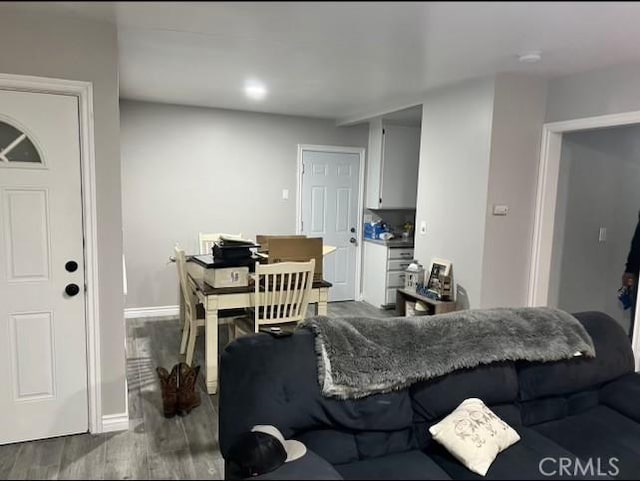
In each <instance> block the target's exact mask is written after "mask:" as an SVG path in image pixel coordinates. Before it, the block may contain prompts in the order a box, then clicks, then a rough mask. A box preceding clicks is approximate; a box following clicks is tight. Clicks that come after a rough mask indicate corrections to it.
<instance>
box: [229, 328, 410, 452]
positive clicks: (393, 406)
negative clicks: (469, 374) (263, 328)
mask: <svg viewBox="0 0 640 481" xmlns="http://www.w3.org/2000/svg"><path fill="white" fill-rule="evenodd" d="M313 346H314V338H313V334H312V333H311V332H310V331H307V330H300V331H296V332H295V333H294V335H293V336H290V337H284V338H274V337H272V336H270V335H268V334H258V335H255V336H246V337H241V338H239V339H238V340H236V341H234V342H233V343H231V344H230V345H229V346H228V347H227V349H225V351H224V352H223V353H222V359H221V365H220V448H221V451H222V454H223V455H226V453H227V450H228V449H229V447H230V446H231V445H233V443H234V442H235V440H236V439H237V436H239V435H240V434H241V433H243V432H246V431H248V430H250V429H251V428H252V427H253V426H254V425H256V424H270V425H273V426H276V427H277V428H278V429H279V430H280V431H281V432H282V434H283V435H284V436H285V437H286V438H289V437H293V436H295V435H297V434H298V433H302V432H305V431H309V430H314V429H323V428H331V429H336V430H343V431H354V432H359V431H387V432H391V431H398V430H404V429H408V428H410V427H411V426H412V422H413V410H412V406H411V400H410V398H409V394H408V391H406V390H404V391H399V392H393V393H389V394H379V395H374V396H369V397H367V398H364V399H359V400H349V401H341V400H336V399H327V398H324V397H323V396H322V394H321V391H320V386H319V384H318V374H317V360H316V355H315V351H314V347H313ZM404 449H405V450H408V449H411V447H410V446H405V447H404Z"/></svg>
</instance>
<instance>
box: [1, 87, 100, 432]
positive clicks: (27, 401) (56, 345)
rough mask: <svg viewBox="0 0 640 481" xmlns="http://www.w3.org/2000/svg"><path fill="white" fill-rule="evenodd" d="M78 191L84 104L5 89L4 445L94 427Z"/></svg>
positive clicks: (3, 161)
mask: <svg viewBox="0 0 640 481" xmlns="http://www.w3.org/2000/svg"><path fill="white" fill-rule="evenodd" d="M80 189H81V175H80V145H79V120H78V101H77V98H76V97H72V96H65V95H50V94H42V93H28V92H13V91H5V90H0V225H1V226H2V231H1V232H2V234H1V235H0V383H1V384H2V388H1V389H0V426H2V427H1V428H0V444H4V443H11V442H17V441H25V440H31V439H38V438H45V437H51V436H60V435H65V434H72V433H79V432H85V431H87V430H88V402H87V366H86V359H87V357H86V337H85V300H84V290H85V289H84V285H85V280H84V258H83V235H82V204H81V190H80ZM70 262H73V263H75V266H74V265H72V264H70ZM68 263H69V264H68ZM74 267H75V269H74ZM74 286H77V293H76V291H75V290H74Z"/></svg>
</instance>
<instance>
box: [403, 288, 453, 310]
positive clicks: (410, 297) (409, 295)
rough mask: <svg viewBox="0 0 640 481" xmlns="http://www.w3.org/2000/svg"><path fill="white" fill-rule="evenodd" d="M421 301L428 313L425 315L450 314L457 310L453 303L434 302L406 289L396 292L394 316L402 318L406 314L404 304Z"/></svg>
mask: <svg viewBox="0 0 640 481" xmlns="http://www.w3.org/2000/svg"><path fill="white" fill-rule="evenodd" d="M406 301H410V302H416V301H422V302H423V303H425V304H426V305H427V307H428V308H429V311H428V312H427V315H433V314H444V313H446V312H452V311H456V310H458V309H457V308H456V303H455V302H453V301H436V300H435V299H431V298H429V297H426V296H422V295H420V294H418V293H417V292H415V291H408V290H406V289H398V290H397V291H396V315H398V316H404V315H405V314H406V307H405V302H406Z"/></svg>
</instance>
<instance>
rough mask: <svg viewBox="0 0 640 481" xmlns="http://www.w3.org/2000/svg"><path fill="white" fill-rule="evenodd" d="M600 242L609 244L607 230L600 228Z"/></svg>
mask: <svg viewBox="0 0 640 481" xmlns="http://www.w3.org/2000/svg"><path fill="white" fill-rule="evenodd" d="M598 242H607V228H606V227H600V232H599V233H598Z"/></svg>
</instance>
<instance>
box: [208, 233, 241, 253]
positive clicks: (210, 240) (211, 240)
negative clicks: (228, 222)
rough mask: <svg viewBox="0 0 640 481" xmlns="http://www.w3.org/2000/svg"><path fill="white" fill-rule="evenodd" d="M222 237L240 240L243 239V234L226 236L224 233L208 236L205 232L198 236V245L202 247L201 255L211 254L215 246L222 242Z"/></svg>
mask: <svg viewBox="0 0 640 481" xmlns="http://www.w3.org/2000/svg"><path fill="white" fill-rule="evenodd" d="M221 235H224V236H228V237H237V238H238V239H241V238H242V234H224V233H222V232H219V233H216V234H206V233H204V232H200V233H199V234H198V245H199V246H200V254H202V255H206V254H211V250H212V249H213V244H215V243H216V242H218V241H219V240H220V236H221Z"/></svg>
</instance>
